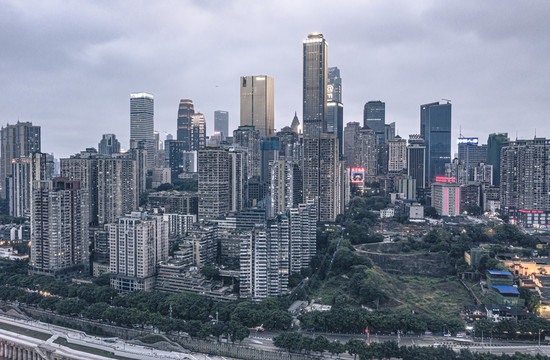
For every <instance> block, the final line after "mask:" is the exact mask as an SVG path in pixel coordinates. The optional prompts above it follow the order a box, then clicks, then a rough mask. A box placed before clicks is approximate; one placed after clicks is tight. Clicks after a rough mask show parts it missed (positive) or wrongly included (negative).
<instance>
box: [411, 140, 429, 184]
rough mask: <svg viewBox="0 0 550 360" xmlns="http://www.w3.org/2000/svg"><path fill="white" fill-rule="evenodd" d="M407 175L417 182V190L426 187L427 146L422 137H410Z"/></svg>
mask: <svg viewBox="0 0 550 360" xmlns="http://www.w3.org/2000/svg"><path fill="white" fill-rule="evenodd" d="M407 175H408V176H410V177H411V178H413V179H415V180H416V188H417V189H423V188H424V187H425V186H426V146H425V145H424V139H423V138H422V136H421V135H416V134H412V135H409V146H407Z"/></svg>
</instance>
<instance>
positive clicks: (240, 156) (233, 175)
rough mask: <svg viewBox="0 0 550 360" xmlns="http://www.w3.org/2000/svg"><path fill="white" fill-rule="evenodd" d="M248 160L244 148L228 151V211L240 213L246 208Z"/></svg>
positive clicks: (233, 148) (234, 148)
mask: <svg viewBox="0 0 550 360" xmlns="http://www.w3.org/2000/svg"><path fill="white" fill-rule="evenodd" d="M247 167H248V159H247V151H246V149H245V148H241V147H232V148H230V149H229V210H230V211H232V212H237V211H241V210H242V209H244V208H246V207H247V206H248V188H247V183H248V175H247Z"/></svg>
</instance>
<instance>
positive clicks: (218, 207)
mask: <svg viewBox="0 0 550 360" xmlns="http://www.w3.org/2000/svg"><path fill="white" fill-rule="evenodd" d="M198 170H199V220H206V219H214V218H217V217H219V216H222V215H225V214H227V213H228V212H229V210H230V199H229V186H230V184H229V170H230V167H229V151H228V150H226V149H222V148H220V147H207V148H204V149H200V150H199V160H198Z"/></svg>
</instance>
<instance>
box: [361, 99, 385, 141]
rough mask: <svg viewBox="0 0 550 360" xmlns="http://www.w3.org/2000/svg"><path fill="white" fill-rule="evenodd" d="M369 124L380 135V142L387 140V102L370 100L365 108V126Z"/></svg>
mask: <svg viewBox="0 0 550 360" xmlns="http://www.w3.org/2000/svg"><path fill="white" fill-rule="evenodd" d="M365 125H366V126H368V127H369V128H371V129H372V130H374V132H375V133H376V135H377V136H378V144H384V143H385V142H386V129H385V128H386V103H384V102H382V101H380V100H376V101H369V102H367V103H366V104H365V107H364V108H363V126H365Z"/></svg>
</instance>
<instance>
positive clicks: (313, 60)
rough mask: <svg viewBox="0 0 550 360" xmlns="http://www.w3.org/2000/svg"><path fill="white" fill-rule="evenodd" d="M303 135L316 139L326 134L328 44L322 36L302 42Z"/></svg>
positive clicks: (313, 36) (312, 36)
mask: <svg viewBox="0 0 550 360" xmlns="http://www.w3.org/2000/svg"><path fill="white" fill-rule="evenodd" d="M303 45H304V70H303V71H304V74H303V76H304V77H303V101H304V103H303V105H304V107H303V118H304V119H303V133H304V137H307V136H313V137H318V136H320V135H321V134H322V133H326V132H327V94H326V92H327V84H328V69H327V57H328V44H327V42H326V40H325V39H324V38H323V34H318V33H314V34H309V35H308V37H307V39H305V40H304V43H303Z"/></svg>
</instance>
